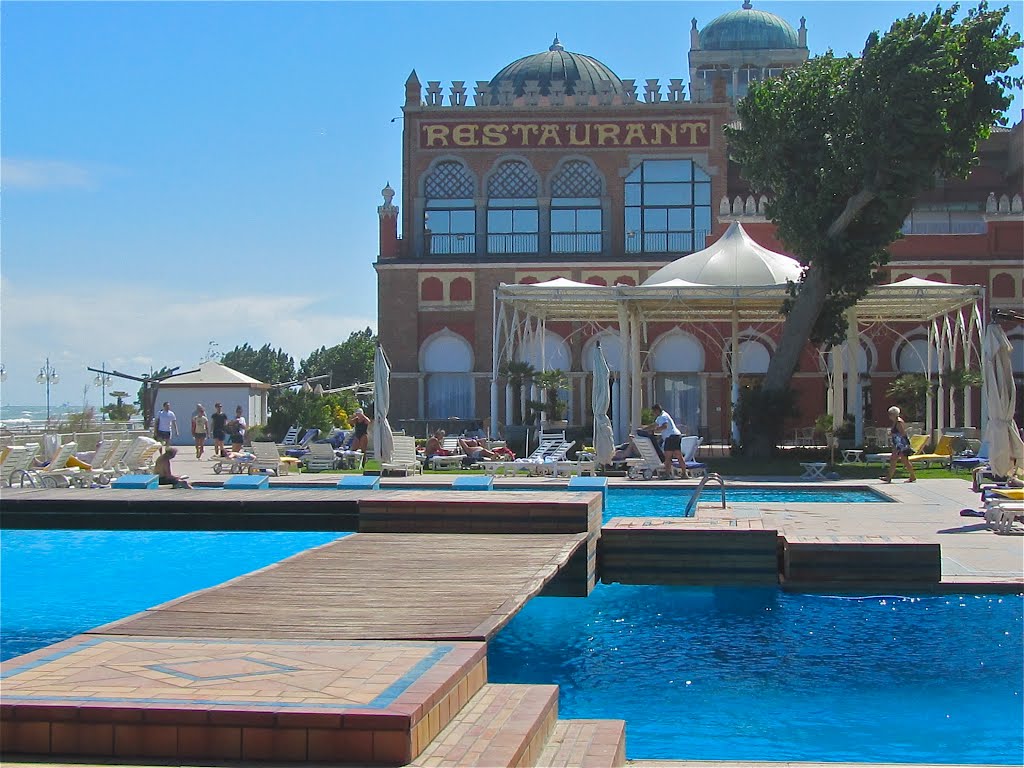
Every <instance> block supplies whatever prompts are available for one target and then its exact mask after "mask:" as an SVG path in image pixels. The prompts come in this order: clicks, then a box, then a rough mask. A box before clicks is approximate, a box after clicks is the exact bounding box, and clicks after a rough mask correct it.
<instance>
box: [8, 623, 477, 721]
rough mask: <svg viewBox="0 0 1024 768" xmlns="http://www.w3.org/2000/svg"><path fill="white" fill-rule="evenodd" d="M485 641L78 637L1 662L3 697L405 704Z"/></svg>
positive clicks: (346, 706)
mask: <svg viewBox="0 0 1024 768" xmlns="http://www.w3.org/2000/svg"><path fill="white" fill-rule="evenodd" d="M483 648H484V646H483V644H482V643H425V642H374V641H366V642H351V641H346V642H326V641H324V642H308V641H303V642H286V641H275V640H266V641H261V640H247V641H228V640H219V639H218V640H184V639H171V638H168V639H161V638H155V639H154V638H141V637H118V636H114V637H95V636H93V637H85V636H79V637H76V638H72V639H70V640H67V641H65V642H63V643H58V644H57V645H53V646H50V647H49V648H46V649H44V650H41V651H37V652H35V653H31V654H27V655H25V656H21V657H18V658H16V659H11V660H10V661H8V662H5V663H4V664H3V666H2V679H3V689H4V696H3V700H4V704H7V705H18V704H29V703H31V704H36V705H46V706H59V705H63V704H66V705H82V704H87V703H104V704H111V705H121V706H124V705H128V704H131V705H152V706H160V707H183V708H188V709H196V708H200V709H219V708H230V709H231V710H233V711H253V712H260V711H268V710H269V711H275V712H276V711H282V710H313V711H323V712H331V711H333V712H340V713H344V712H346V711H356V710H359V711H367V710H376V711H378V712H382V713H383V712H386V711H389V710H392V709H394V710H396V711H400V712H402V713H403V714H407V715H408V714H412V713H413V712H414V711H415V710H416V708H417V707H419V706H422V705H423V704H424V703H425V702H426V700H427V698H428V696H426V695H425V694H431V693H434V692H435V691H436V689H438V688H442V687H444V685H445V684H446V683H449V682H451V681H452V680H453V679H456V678H457V677H458V676H460V675H461V674H463V673H464V672H465V671H466V670H468V668H469V667H470V666H471V665H472V664H473V663H475V662H476V661H478V660H479V658H480V657H481V656H482V654H483Z"/></svg>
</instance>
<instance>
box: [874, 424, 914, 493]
mask: <svg viewBox="0 0 1024 768" xmlns="http://www.w3.org/2000/svg"><path fill="white" fill-rule="evenodd" d="M889 421H891V422H892V428H891V429H890V430H889V440H890V442H891V443H892V454H891V455H890V456H889V472H888V474H886V476H885V477H883V478H882V482H883V483H891V482H892V477H893V475H895V474H896V462H897V461H902V462H903V466H905V467H906V468H907V472H908V473H909V474H910V477H908V478H907V482H908V483H913V482H915V481H916V480H917V474H916V473H915V472H914V465H913V464H911V463H910V458H909V457H910V455H911V454H912V453H913V452H914V449H913V448H911V447H910V437H909V436H908V435H907V425H906V424H905V423H904V421H903V419H902V418H900V409H899V406H897V405H894V406H893V407H892V408H890V409H889Z"/></svg>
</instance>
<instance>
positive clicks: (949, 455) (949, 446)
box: [910, 435, 959, 467]
mask: <svg viewBox="0 0 1024 768" xmlns="http://www.w3.org/2000/svg"><path fill="white" fill-rule="evenodd" d="M958 437H959V435H943V436H942V437H940V438H939V442H937V443H936V444H935V450H934V451H932V452H931V453H917V452H916V451H915V452H914V453H913V454H911V455H910V461H911V462H923V463H924V465H925V466H926V467H930V466H931V465H932V462H938V463H939V464H947V465H948V464H950V463H952V461H953V441H954V440H956V439H957V438H958ZM911 447H913V445H911Z"/></svg>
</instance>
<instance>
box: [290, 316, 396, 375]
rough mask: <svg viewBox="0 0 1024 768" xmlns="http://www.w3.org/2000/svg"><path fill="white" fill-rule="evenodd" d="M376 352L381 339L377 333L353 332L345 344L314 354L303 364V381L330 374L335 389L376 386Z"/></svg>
mask: <svg viewBox="0 0 1024 768" xmlns="http://www.w3.org/2000/svg"><path fill="white" fill-rule="evenodd" d="M376 349H377V335H376V334H375V333H374V332H373V331H371V330H370V329H369V328H367V329H366V330H365V331H353V332H352V333H351V334H350V335H349V337H348V339H347V340H345V341H343V342H342V343H341V344H336V345H335V346H333V347H320V349H315V350H313V352H312V353H311V354H310V356H309V357H307V358H306V359H305V360H303V361H302V362H301V363H300V364H299V378H302V377H304V376H320V375H321V374H325V373H330V374H332V376H331V386H333V387H346V386H348V385H349V384H362V383H366V382H372V381H373V355H374V352H376Z"/></svg>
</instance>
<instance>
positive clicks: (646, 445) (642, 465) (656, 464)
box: [626, 435, 685, 480]
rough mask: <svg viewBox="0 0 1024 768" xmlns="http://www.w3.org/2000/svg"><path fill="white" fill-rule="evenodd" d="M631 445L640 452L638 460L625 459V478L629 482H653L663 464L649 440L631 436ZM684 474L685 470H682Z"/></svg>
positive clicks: (663, 467)
mask: <svg viewBox="0 0 1024 768" xmlns="http://www.w3.org/2000/svg"><path fill="white" fill-rule="evenodd" d="M631 439H632V441H633V445H635V446H636V449H637V451H639V452H640V457H639V458H634V459H626V466H627V467H628V468H629V469H628V470H627V476H628V477H629V478H630V479H631V480H639V479H641V478H642V479H644V480H653V479H654V478H655V477H657V476H658V475H659V473H661V472H663V471H664V469H665V462H664V461H663V460H662V458H661V456H659V455H658V451H657V449H656V448H655V447H654V443H653V442H651V438H649V437H642V436H640V435H632V436H631ZM684 472H685V470H684Z"/></svg>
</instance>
